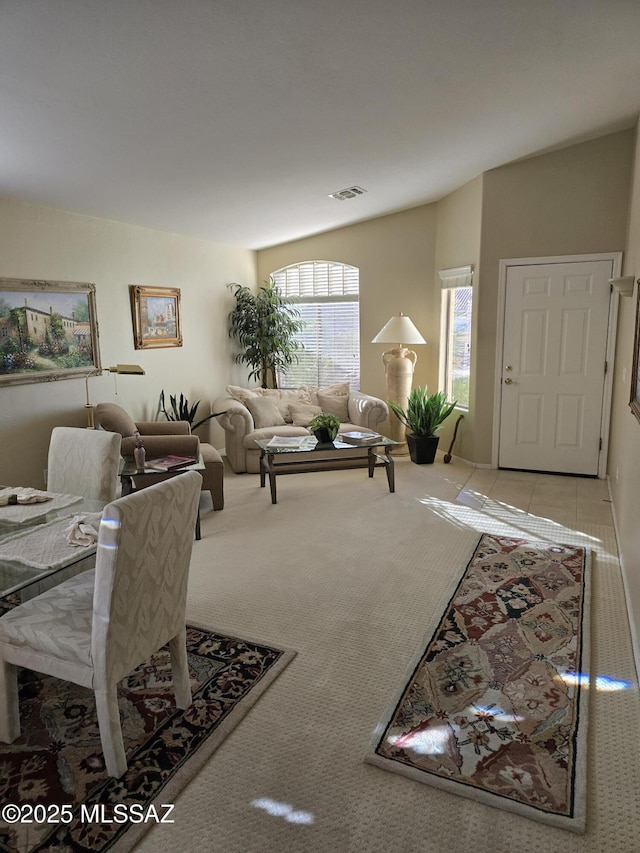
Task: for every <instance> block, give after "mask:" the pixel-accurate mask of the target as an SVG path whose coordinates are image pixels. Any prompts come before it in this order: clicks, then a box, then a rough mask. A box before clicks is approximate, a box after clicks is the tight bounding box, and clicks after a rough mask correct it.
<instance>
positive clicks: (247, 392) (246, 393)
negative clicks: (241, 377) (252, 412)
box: [227, 385, 262, 406]
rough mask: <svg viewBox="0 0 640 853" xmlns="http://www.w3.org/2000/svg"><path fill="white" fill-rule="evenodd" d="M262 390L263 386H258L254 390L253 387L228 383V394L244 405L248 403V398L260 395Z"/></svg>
mask: <svg viewBox="0 0 640 853" xmlns="http://www.w3.org/2000/svg"><path fill="white" fill-rule="evenodd" d="M260 391H262V388H256V389H255V391H254V390H252V389H251V388H240V387H239V386H238V385H227V394H228V395H229V396H230V397H233V399H234V400H238V402H240V403H242V404H243V405H244V406H246V405H247V400H249V399H255V398H256V397H260V396H261V395H260V393H259V392H260Z"/></svg>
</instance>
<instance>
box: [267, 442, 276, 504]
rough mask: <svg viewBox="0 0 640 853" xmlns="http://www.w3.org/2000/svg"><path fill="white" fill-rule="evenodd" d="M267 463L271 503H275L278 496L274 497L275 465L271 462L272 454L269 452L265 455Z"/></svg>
mask: <svg viewBox="0 0 640 853" xmlns="http://www.w3.org/2000/svg"><path fill="white" fill-rule="evenodd" d="M267 460H268V465H269V487H270V489H271V503H272V504H277V503H278V498H277V497H276V466H275V465H274V464H273V456H272V455H271V454H269V455H268V456H267Z"/></svg>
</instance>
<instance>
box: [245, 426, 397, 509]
mask: <svg viewBox="0 0 640 853" xmlns="http://www.w3.org/2000/svg"><path fill="white" fill-rule="evenodd" d="M400 443H401V442H398V441H393V440H392V439H390V438H387V437H386V436H384V435H382V436H379V437H377V438H376V439H374V440H373V441H366V442H362V443H359V444H352V443H347V442H346V441H340V436H338V438H337V439H336V440H335V441H334V442H333V445H329V446H327V445H324V444H323V445H318V442H317V440H316V438H315V437H314V436H313V435H310V436H309V437H308V438H307V437H305V438H304V439H303V441H302V443H301V444H300V446H298V447H278V446H275V445H273V444H271V439H264V438H259V439H256V444H257V446H258V447H259V448H260V487H261V488H264V487H265V485H266V478H267V475H268V476H269V486H270V489H271V503H273V504H275V503H278V499H277V494H276V477H278V475H280V474H302V473H308V472H310V471H335V470H338V469H342V468H367V469H368V471H369V477H373V473H374V471H375V469H376V468H384V469H385V471H386V473H387V482H388V484H389V491H390V492H392V493H393V492H395V490H396V486H395V474H394V463H393V457H392V456H391V450H392V448H393V447H396V446H397V445H398V444H400ZM379 449H382V450H383V451H384V455H382V454H381V453H379V452H378V450H379Z"/></svg>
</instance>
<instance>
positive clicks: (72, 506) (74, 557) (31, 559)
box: [0, 486, 105, 612]
mask: <svg viewBox="0 0 640 853" xmlns="http://www.w3.org/2000/svg"><path fill="white" fill-rule="evenodd" d="M11 495H22V496H25V495H26V496H28V495H38V496H46V497H47V498H48V500H42V501H41V502H35V499H34V502H33V503H26V502H25V503H15V502H13V501H12V499H11V498H10V496H11ZM22 499H23V500H26V498H24V497H23V498H22ZM38 500H40V498H38ZM104 506H105V502H104V501H99V500H89V499H88V498H83V497H80V496H78V495H57V494H54V493H50V492H42V491H39V490H37V489H27V488H24V487H10V486H0V601H1V600H2V599H3V598H5V597H6V596H8V595H9V594H11V593H18V594H19V597H20V599H21V600H22V599H26V598H31V597H33V596H34V595H38V594H39V593H40V592H41V591H43V589H46V588H48V587H50V586H53V585H54V584H55V583H59V582H61V581H62V580H64V579H65V578H66V577H68V576H70V575H72V574H76V573H77V572H79V571H83V570H85V569H87V568H91V567H92V566H93V564H94V563H95V554H96V550H97V543H96V542H92V543H90V544H88V545H76V546H71V545H70V544H69V542H68V539H67V536H68V533H67V531H68V529H69V526H70V525H71V524H72V522H73V519H74V517H76V516H84V517H85V518H87V520H90V521H93V523H94V525H95V526H96V527H97V523H96V522H99V519H100V514H101V512H102V509H103V507H104ZM0 612H1V611H0Z"/></svg>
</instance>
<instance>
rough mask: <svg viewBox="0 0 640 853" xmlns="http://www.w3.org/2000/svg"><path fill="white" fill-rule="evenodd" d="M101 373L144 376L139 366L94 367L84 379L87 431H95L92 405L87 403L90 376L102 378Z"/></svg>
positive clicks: (142, 369)
mask: <svg viewBox="0 0 640 853" xmlns="http://www.w3.org/2000/svg"><path fill="white" fill-rule="evenodd" d="M103 373H120V374H125V375H130V376H144V368H142V367H140V365H139V364H116V365H114V367H96V369H95V370H92V371H90V372H89V373H87V375H86V376H85V378H84V383H85V391H86V398H87V402H86V403H85V404H84V407H85V409H86V410H87V429H95V423H94V420H93V405H92V404H91V403H90V402H89V379H91V377H92V376H102V374H103Z"/></svg>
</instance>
